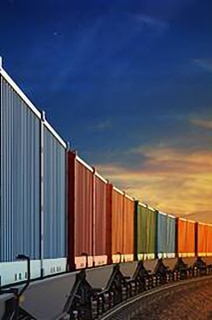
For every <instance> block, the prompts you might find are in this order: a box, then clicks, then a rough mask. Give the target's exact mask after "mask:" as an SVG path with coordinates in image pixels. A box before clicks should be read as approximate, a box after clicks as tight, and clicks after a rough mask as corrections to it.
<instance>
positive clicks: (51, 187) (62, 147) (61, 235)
mask: <svg viewBox="0 0 212 320" xmlns="http://www.w3.org/2000/svg"><path fill="white" fill-rule="evenodd" d="M41 126H42V127H41V150H43V152H41V176H42V179H41V190H42V193H41V194H43V196H42V197H41V224H42V228H41V232H42V234H41V257H42V259H41V264H42V265H41V271H42V276H47V275H50V274H54V273H60V272H65V271H66V266H67V258H66V149H67V146H66V143H65V142H64V141H63V140H62V138H61V137H60V136H59V135H58V134H57V133H56V132H55V130H54V129H53V128H52V127H51V125H50V124H49V123H48V122H47V121H46V119H45V117H44V116H43V117H42V124H41Z"/></svg>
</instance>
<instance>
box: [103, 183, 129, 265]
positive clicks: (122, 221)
mask: <svg viewBox="0 0 212 320" xmlns="http://www.w3.org/2000/svg"><path fill="white" fill-rule="evenodd" d="M110 216H111V218H110ZM107 219H108V221H109V223H111V243H110V240H109V239H108V240H107V241H108V244H109V245H108V251H110V249H109V246H110V245H111V256H112V258H111V262H114V263H117V262H120V261H125V262H127V261H132V260H133V257H134V199H133V198H131V197H129V196H128V195H126V194H125V193H124V192H122V191H121V190H119V189H117V188H116V187H114V186H112V185H108V214H107ZM107 230H108V231H109V230H110V227H109V226H108V227H107ZM109 235H110V231H109V232H108V236H109ZM108 256H110V253H108Z"/></svg>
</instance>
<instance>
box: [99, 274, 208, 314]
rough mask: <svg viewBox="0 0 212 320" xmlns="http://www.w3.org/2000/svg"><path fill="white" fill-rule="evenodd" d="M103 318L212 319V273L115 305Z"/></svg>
mask: <svg viewBox="0 0 212 320" xmlns="http://www.w3.org/2000/svg"><path fill="white" fill-rule="evenodd" d="M100 319H101V320H109V319H110V320H143V319H148V320H169V319H171V320H179V319H182V320H212V276H210V277H208V276H207V277H201V278H195V279H191V280H186V281H182V282H181V281H180V282H177V283H174V284H173V283H172V284H167V285H164V286H163V287H160V288H156V289H153V290H151V291H147V292H145V293H142V294H140V295H139V296H137V297H134V298H132V299H130V300H128V301H125V302H124V303H122V304H120V305H118V306H117V307H115V308H113V309H112V310H110V312H108V313H107V314H105V315H104V316H102V317H101V318H100Z"/></svg>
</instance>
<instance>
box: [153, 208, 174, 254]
mask: <svg viewBox="0 0 212 320" xmlns="http://www.w3.org/2000/svg"><path fill="white" fill-rule="evenodd" d="M175 220H176V219H175V217H174V216H171V215H168V214H165V213H163V212H158V215H157V255H158V257H159V258H173V257H175V241H176V239H175V228H176V226H175V225H176V222H175Z"/></svg>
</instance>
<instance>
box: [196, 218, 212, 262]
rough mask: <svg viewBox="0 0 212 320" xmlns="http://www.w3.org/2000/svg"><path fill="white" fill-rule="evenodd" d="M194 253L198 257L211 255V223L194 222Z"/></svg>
mask: <svg viewBox="0 0 212 320" xmlns="http://www.w3.org/2000/svg"><path fill="white" fill-rule="evenodd" d="M196 237H197V240H196V249H197V250H196V254H197V255H198V256H200V257H207V256H212V225H211V224H207V223H202V222H197V223H196Z"/></svg>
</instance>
